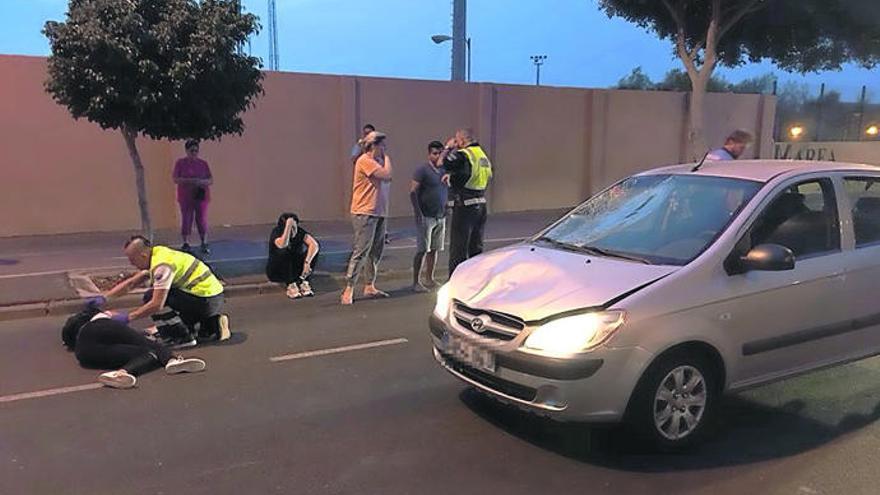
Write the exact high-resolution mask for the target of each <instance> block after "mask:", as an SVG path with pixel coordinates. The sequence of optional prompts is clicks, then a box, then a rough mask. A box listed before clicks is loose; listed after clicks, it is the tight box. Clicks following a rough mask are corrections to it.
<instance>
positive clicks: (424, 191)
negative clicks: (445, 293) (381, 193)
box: [409, 141, 448, 292]
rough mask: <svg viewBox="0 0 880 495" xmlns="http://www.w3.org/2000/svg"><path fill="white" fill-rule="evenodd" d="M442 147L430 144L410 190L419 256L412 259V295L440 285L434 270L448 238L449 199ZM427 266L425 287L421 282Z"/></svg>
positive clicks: (436, 142) (433, 143)
mask: <svg viewBox="0 0 880 495" xmlns="http://www.w3.org/2000/svg"><path fill="white" fill-rule="evenodd" d="M442 151H443V143H441V142H440V141H431V143H430V144H428V162H427V163H425V164H423V165H420V166H419V167H418V168H416V171H415V173H413V180H412V185H411V186H410V193H409V197H410V201H411V202H412V205H413V213H414V214H415V219H416V255H415V258H413V286H412V288H413V291H414V292H426V291H427V290H428V289H427V288H426V287H425V285H427V287H430V288H433V287H435V286H436V285H437V282H436V281H435V280H434V267H435V266H436V263H437V253H438V252H439V251H443V241H444V238H445V237H446V198H447V194H448V191H447V190H448V187H447V185H446V184H445V183H444V180H443V175H444V174H445V172H444V171H443V169H441V168H439V164H440V154H441V153H442ZM423 262H424V267H425V275H426V276H425V280H426V284H422V282H421V276H420V274H421V271H422V265H423Z"/></svg>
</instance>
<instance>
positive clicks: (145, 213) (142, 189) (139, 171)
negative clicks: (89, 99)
mask: <svg viewBox="0 0 880 495" xmlns="http://www.w3.org/2000/svg"><path fill="white" fill-rule="evenodd" d="M122 137H123V138H125V145H126V146H127V147H128V154H129V155H130V156H131V164H132V165H133V166H134V177H135V183H136V184H137V193H138V208H140V213H141V231H142V232H143V234H144V236H145V237H146V238H147V239H150V240H151V241H152V240H153V226H152V224H151V223H150V208H149V205H148V203H147V186H146V183H145V181H144V164H143V163H142V162H141V155H140V153H138V149H137V143H136V142H135V139H137V132H135V131H132V130H130V129H122Z"/></svg>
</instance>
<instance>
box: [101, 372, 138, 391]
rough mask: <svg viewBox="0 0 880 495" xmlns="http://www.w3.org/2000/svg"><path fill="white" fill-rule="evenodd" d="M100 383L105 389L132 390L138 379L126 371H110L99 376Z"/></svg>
mask: <svg viewBox="0 0 880 495" xmlns="http://www.w3.org/2000/svg"><path fill="white" fill-rule="evenodd" d="M98 382H100V383H101V385H104V386H105V387H111V388H131V387H134V385H135V383H137V378H135V377H134V375H132V374H130V373H129V372H127V371H125V370H116V371H108V372H106V373H101V374H100V375H99V376H98Z"/></svg>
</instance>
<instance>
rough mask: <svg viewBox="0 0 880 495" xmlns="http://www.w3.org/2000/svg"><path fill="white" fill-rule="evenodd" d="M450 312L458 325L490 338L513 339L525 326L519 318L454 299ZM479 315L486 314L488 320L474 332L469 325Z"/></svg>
mask: <svg viewBox="0 0 880 495" xmlns="http://www.w3.org/2000/svg"><path fill="white" fill-rule="evenodd" d="M452 313H453V316H454V317H455V322H456V323H458V325H459V326H460V327H462V328H463V329H465V330H467V331H469V332H473V333H475V334H477V335H481V336H483V337H487V338H490V339H498V340H513V338H514V337H516V336H517V335H519V333H520V332H521V331H522V330H523V328H525V326H526V325H525V323H523V321H522V320H520V319H519V318H515V317H513V316H509V315H505V314H503V313H498V312H496V311H484V310H481V309H474V308H470V307H468V306H466V305H464V304H462V303H460V302H458V301H455V304H454V306H453V311H452ZM480 316H488V317H489V319H490V322H489V323H487V324H486V326H485V327H484V328H485V329H484V330H483V331H482V332H475V331H474V330H473V327H472V326H471V321H473V320H474V318H477V317H480Z"/></svg>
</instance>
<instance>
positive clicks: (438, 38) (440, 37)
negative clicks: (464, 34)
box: [431, 34, 471, 82]
mask: <svg viewBox="0 0 880 495" xmlns="http://www.w3.org/2000/svg"><path fill="white" fill-rule="evenodd" d="M451 40H452V36H449V35H448V34H435V35H434V36H431V41H433V42H434V43H436V44H438V45H439V44H440V43H444V42H446V41H451ZM465 46H466V47H467V82H471V39H470V37H468V38H467V39H465ZM454 72H455V71H454V70H453V73H454ZM452 80H453V81H454V80H455V77H454V74H453V78H452Z"/></svg>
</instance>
